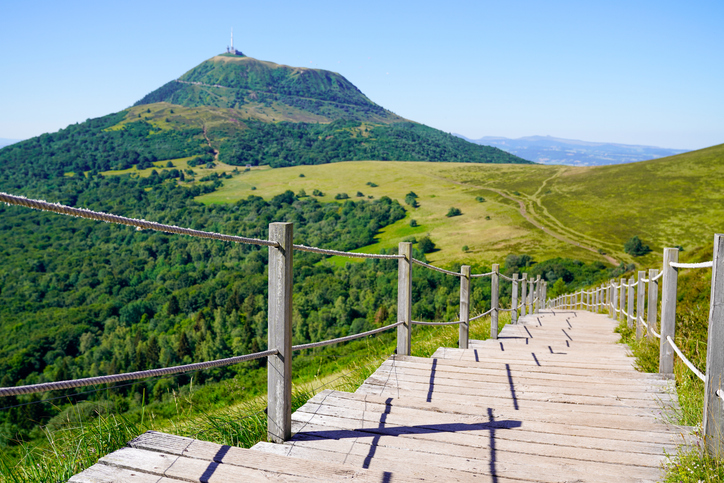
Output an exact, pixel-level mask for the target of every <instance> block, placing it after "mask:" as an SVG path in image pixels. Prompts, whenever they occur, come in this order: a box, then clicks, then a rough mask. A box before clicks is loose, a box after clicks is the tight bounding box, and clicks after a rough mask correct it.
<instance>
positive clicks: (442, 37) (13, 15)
mask: <svg viewBox="0 0 724 483" xmlns="http://www.w3.org/2000/svg"><path fill="white" fill-rule="evenodd" d="M1 11H2V15H0V66H1V70H0V138H18V139H22V138H27V137H32V136H35V135H38V134H41V133H43V132H50V131H56V130H58V129H60V128H62V127H65V126H67V125H68V124H72V123H75V122H80V121H84V120H85V119H87V118H92V117H98V116H101V115H104V114H108V113H111V112H116V111H119V110H122V109H125V108H126V107H129V106H130V105H132V104H133V103H134V102H135V101H137V100H138V99H140V98H141V97H143V96H144V95H145V94H147V93H148V92H150V91H152V90H154V89H156V88H157V87H159V86H161V85H162V84H164V83H166V82H168V81H169V80H171V79H174V78H177V77H179V76H180V75H182V74H183V73H184V72H186V71H187V70H189V69H191V68H192V67H194V66H195V65H197V64H199V63H200V62H202V61H203V60H205V59H207V58H209V57H212V56H213V55H215V54H218V53H221V52H222V51H223V50H224V49H225V48H226V46H227V45H228V42H229V30H230V28H232V27H233V28H234V40H235V42H234V43H235V47H237V48H238V49H240V50H242V51H243V52H244V53H245V54H247V55H249V56H251V57H255V58H258V59H263V60H270V61H274V62H278V63H283V64H288V65H295V66H306V67H315V68H322V69H328V70H333V71H336V72H339V73H341V74H342V75H344V76H345V77H347V78H348V79H349V80H350V81H351V82H353V83H354V84H355V85H356V86H357V87H359V88H360V90H362V92H364V93H365V94H366V95H367V96H368V97H369V98H370V99H372V100H373V101H375V102H377V103H378V104H380V105H382V106H384V107H385V108H387V109H390V110H391V111H393V112H395V113H397V114H399V115H401V116H403V117H406V118H408V119H412V120H414V121H418V122H421V123H424V124H427V125H429V126H433V127H436V128H438V129H442V130H443V131H447V132H454V133H460V134H463V135H465V136H467V137H470V138H478V137H481V136H505V137H521V136H529V135H551V136H555V137H564V138H573V139H582V140H587V141H608V142H619V143H627V144H646V145H655V146H662V147H669V148H681V149H697V148H703V147H706V146H711V145H714V144H720V143H723V142H724V94H723V88H722V87H723V86H724V29H722V28H721V25H722V24H723V23H724V2H722V1H721V0H717V1H701V2H686V3H685V2H673V1H671V2H670V1H621V2H619V1H606V2H596V3H592V2H583V1H576V2H561V1H545V2H543V1H540V2H532V1H506V2H500V1H495V2H492V1H490V2H489V1H475V2H472V1H471V2H466V1H448V2H439V1H437V2H427V1H422V0H417V1H414V2H413V1H398V2H393V1H384V2H383V1H374V0H368V1H366V2H340V1H335V2H331V1H306V2H290V1H276V0H267V1H265V2H259V1H254V2H249V1H244V0H235V1H213V0H209V1H206V2H189V1H183V0H176V1H173V2H154V1H151V0H147V1H143V2H141V1H134V0H130V1H124V2H98V1H93V2H89V1H63V2H49V1H36V2H11V1H10V0H4V1H3V5H2V9H1Z"/></svg>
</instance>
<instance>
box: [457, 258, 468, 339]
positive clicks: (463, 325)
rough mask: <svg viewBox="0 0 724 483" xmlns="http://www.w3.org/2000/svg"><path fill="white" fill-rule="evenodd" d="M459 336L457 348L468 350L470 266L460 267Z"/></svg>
mask: <svg viewBox="0 0 724 483" xmlns="http://www.w3.org/2000/svg"><path fill="white" fill-rule="evenodd" d="M460 275H461V277H460V336H459V338H458V347H460V348H461V349H467V348H468V334H469V333H470V265H463V266H461V267H460Z"/></svg>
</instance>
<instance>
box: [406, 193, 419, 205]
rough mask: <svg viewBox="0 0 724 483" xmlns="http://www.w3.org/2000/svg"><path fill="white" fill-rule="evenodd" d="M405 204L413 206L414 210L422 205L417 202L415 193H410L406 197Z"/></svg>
mask: <svg viewBox="0 0 724 483" xmlns="http://www.w3.org/2000/svg"><path fill="white" fill-rule="evenodd" d="M405 203H407V204H408V205H410V206H412V207H413V208H417V207H418V206H420V204H419V203H418V202H417V194H416V193H415V192H414V191H410V192H409V193H407V194H406V195H405Z"/></svg>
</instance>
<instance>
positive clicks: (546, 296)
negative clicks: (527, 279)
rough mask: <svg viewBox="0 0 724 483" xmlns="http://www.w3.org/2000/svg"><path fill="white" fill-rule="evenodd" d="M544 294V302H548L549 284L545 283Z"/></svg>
mask: <svg viewBox="0 0 724 483" xmlns="http://www.w3.org/2000/svg"><path fill="white" fill-rule="evenodd" d="M542 293H543V300H547V299H548V282H543V289H542Z"/></svg>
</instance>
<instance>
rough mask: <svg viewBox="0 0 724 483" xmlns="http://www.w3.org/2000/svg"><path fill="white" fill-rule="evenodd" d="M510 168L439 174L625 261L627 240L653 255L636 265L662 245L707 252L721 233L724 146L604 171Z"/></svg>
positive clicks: (627, 258)
mask: <svg viewBox="0 0 724 483" xmlns="http://www.w3.org/2000/svg"><path fill="white" fill-rule="evenodd" d="M516 168H517V169H515V168H514V169H510V170H509V171H507V172H502V171H492V172H491V171H490V170H487V169H485V168H484V167H479V166H477V165H475V166H468V167H466V168H464V169H462V170H453V169H448V170H447V171H445V172H443V173H441V174H443V175H444V176H446V177H450V178H454V179H456V180H458V181H461V182H464V183H466V184H468V185H470V186H480V187H490V188H495V189H499V190H502V191H504V192H505V193H506V194H509V195H511V196H513V197H515V198H516V199H519V200H521V201H523V202H524V203H525V205H526V208H527V209H528V211H529V212H532V213H533V214H534V217H535V219H536V220H537V221H539V222H541V223H542V224H544V225H545V226H547V227H549V228H551V229H552V230H555V231H556V232H558V233H560V234H562V235H564V236H566V237H568V238H571V239H574V240H576V241H579V242H581V243H584V244H587V245H589V246H596V247H599V248H602V249H604V250H605V251H607V252H609V253H611V254H613V255H614V256H615V257H616V258H618V259H619V260H624V261H626V262H631V261H634V259H633V258H632V257H630V256H629V255H627V254H625V253H623V244H624V243H625V242H626V241H627V240H628V239H629V238H631V237H632V236H634V235H638V236H639V237H640V238H641V239H642V240H643V241H644V243H646V244H648V245H649V246H650V247H651V249H652V250H653V252H652V254H651V255H648V256H646V257H642V258H637V259H636V260H635V261H636V262H637V263H641V264H643V265H652V264H654V263H655V261H656V259H657V258H658V257H659V256H660V253H661V251H662V249H663V248H665V247H671V246H677V245H681V246H683V247H684V248H685V249H687V250H689V249H694V248H696V247H701V246H708V245H710V244H711V240H712V238H711V237H712V235H713V234H714V233H715V232H722V231H724V145H719V146H713V147H710V148H707V149H702V150H699V151H693V152H690V153H684V154H680V155H677V156H671V157H668V158H661V159H656V160H651V161H643V162H638V163H629V164H620V165H611V166H596V167H585V168H582V167H567V166H518V167H516Z"/></svg>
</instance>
